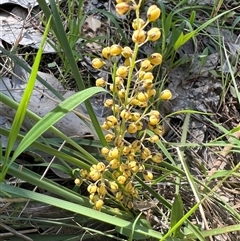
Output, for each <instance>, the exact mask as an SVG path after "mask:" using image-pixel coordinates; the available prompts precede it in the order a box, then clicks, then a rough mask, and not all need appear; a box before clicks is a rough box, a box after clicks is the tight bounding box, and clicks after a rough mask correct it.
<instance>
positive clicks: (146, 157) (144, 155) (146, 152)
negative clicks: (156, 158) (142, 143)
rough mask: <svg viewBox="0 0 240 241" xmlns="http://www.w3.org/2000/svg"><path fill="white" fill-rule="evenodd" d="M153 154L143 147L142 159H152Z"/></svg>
mask: <svg viewBox="0 0 240 241" xmlns="http://www.w3.org/2000/svg"><path fill="white" fill-rule="evenodd" d="M151 154H152V153H151V151H150V149H149V148H147V147H143V149H142V153H141V158H142V159H143V160H147V159H148V158H150V157H151Z"/></svg>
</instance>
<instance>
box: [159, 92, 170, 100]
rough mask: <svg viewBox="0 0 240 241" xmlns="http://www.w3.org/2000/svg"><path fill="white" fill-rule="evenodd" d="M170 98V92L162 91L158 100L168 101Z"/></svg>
mask: <svg viewBox="0 0 240 241" xmlns="http://www.w3.org/2000/svg"><path fill="white" fill-rule="evenodd" d="M171 98H172V92H171V91H170V90H164V91H162V92H161V93H160V95H159V99H160V100H170V99H171Z"/></svg>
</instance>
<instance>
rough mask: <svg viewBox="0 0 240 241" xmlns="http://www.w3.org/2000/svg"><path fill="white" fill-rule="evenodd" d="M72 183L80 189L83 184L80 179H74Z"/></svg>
mask: <svg viewBox="0 0 240 241" xmlns="http://www.w3.org/2000/svg"><path fill="white" fill-rule="evenodd" d="M74 183H75V185H76V186H78V187H80V186H81V185H82V183H83V180H82V179H80V178H76V179H75V180H74Z"/></svg>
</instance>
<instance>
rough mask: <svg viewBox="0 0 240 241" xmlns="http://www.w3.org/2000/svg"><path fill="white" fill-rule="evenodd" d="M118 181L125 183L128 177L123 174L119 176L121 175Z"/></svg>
mask: <svg viewBox="0 0 240 241" xmlns="http://www.w3.org/2000/svg"><path fill="white" fill-rule="evenodd" d="M117 181H118V182H119V183H120V184H121V185H123V184H124V183H125V182H126V181H127V178H126V177H125V176H123V175H121V176H119V177H118V178H117Z"/></svg>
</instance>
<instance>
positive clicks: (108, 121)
mask: <svg viewBox="0 0 240 241" xmlns="http://www.w3.org/2000/svg"><path fill="white" fill-rule="evenodd" d="M117 123H118V120H117V118H116V117H115V116H114V115H110V116H108V117H107V118H106V124H107V125H108V126H110V127H113V126H115V125H117Z"/></svg>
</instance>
